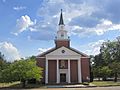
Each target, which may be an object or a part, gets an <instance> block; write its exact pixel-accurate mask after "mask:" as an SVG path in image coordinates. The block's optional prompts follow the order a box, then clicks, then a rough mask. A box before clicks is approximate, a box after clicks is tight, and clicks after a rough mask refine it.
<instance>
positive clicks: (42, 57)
mask: <svg viewBox="0 0 120 90" xmlns="http://www.w3.org/2000/svg"><path fill="white" fill-rule="evenodd" d="M36 58H45V57H36Z"/></svg>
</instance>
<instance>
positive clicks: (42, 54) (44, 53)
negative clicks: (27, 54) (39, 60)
mask: <svg viewBox="0 0 120 90" xmlns="http://www.w3.org/2000/svg"><path fill="white" fill-rule="evenodd" d="M63 47H64V46H63ZM60 48H61V47H60ZM66 48H67V47H66ZM57 49H59V48H55V47H54V48H51V49H49V50H47V51H45V52H43V53H41V54H39V55H37V57H44V56H45V55H46V54H49V53H51V52H53V51H55V50H57ZM68 49H70V50H72V51H74V52H76V53H78V54H80V55H82V57H89V56H88V55H87V54H84V53H82V52H80V51H78V50H76V49H74V48H72V47H70V48H68Z"/></svg>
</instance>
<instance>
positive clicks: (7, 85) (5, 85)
mask: <svg viewBox="0 0 120 90" xmlns="http://www.w3.org/2000/svg"><path fill="white" fill-rule="evenodd" d="M1 88H2V89H3V88H22V85H21V83H20V82H19V81H18V82H13V83H0V89H1ZM25 88H45V86H44V85H41V84H27V85H26V87H25Z"/></svg>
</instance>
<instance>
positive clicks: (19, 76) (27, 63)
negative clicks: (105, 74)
mask: <svg viewBox="0 0 120 90" xmlns="http://www.w3.org/2000/svg"><path fill="white" fill-rule="evenodd" d="M1 76H2V77H1V78H2V80H3V81H2V82H13V81H22V80H27V79H32V78H34V79H36V80H40V79H41V78H42V68H40V67H37V66H36V62H35V59H34V58H32V59H31V58H29V59H27V60H24V59H22V60H20V61H15V62H13V63H12V64H10V66H9V67H8V68H6V69H4V70H2V75H1Z"/></svg>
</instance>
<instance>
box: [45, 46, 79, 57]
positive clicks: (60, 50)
mask: <svg viewBox="0 0 120 90" xmlns="http://www.w3.org/2000/svg"><path fill="white" fill-rule="evenodd" d="M51 55H53V56H55V55H56V56H80V54H78V53H76V52H74V51H72V50H70V49H69V48H66V47H64V46H63V47H61V48H58V49H56V50H54V51H53V52H50V53H48V54H46V56H51Z"/></svg>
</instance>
